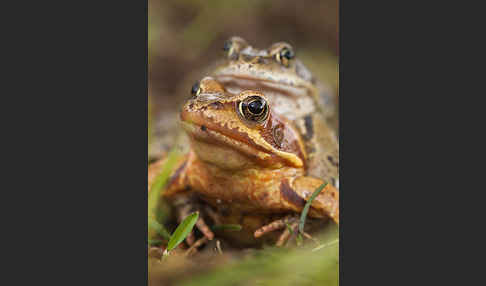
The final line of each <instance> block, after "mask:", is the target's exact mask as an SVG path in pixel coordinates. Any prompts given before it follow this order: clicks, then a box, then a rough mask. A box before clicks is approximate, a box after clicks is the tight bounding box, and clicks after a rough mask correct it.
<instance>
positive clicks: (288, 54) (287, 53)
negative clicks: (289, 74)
mask: <svg viewBox="0 0 486 286" xmlns="http://www.w3.org/2000/svg"><path fill="white" fill-rule="evenodd" d="M294 57H295V53H294V51H293V50H292V48H291V47H284V48H282V49H281V50H280V51H279V52H277V53H275V59H277V61H278V62H279V63H281V64H282V65H284V66H286V67H288V66H289V61H290V60H291V59H293V58H294Z"/></svg>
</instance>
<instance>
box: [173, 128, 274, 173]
mask: <svg viewBox="0 0 486 286" xmlns="http://www.w3.org/2000/svg"><path fill="white" fill-rule="evenodd" d="M181 124H182V128H183V129H184V130H185V131H186V133H187V134H189V135H190V136H191V138H192V139H194V140H196V141H200V142H204V143H206V144H211V145H214V147H215V149H216V147H219V148H221V147H223V148H229V149H233V150H235V151H238V152H239V153H241V154H243V155H246V156H247V157H250V158H253V159H259V160H261V161H262V162H267V163H268V162H269V159H271V158H272V157H274V156H273V154H271V153H270V152H268V151H267V150H262V149H263V148H261V147H260V148H258V147H259V146H258V145H256V144H253V143H251V142H248V141H245V140H242V139H241V138H235V137H237V136H234V134H233V136H232V135H230V134H225V133H223V132H222V131H221V130H218V129H217V128H214V126H211V125H206V124H197V123H195V122H191V121H187V120H182V122H181Z"/></svg>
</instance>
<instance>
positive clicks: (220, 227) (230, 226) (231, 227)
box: [211, 224, 241, 231]
mask: <svg viewBox="0 0 486 286" xmlns="http://www.w3.org/2000/svg"><path fill="white" fill-rule="evenodd" d="M211 230H231V231H240V230H241V225H239V224H218V225H213V226H212V227H211Z"/></svg>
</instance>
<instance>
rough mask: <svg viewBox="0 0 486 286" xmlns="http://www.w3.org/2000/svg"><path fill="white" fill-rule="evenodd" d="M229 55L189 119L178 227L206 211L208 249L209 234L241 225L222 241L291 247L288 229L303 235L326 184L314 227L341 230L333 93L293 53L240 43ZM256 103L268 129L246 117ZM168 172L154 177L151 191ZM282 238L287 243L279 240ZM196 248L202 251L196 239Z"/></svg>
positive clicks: (199, 90) (204, 83)
mask: <svg viewBox="0 0 486 286" xmlns="http://www.w3.org/2000/svg"><path fill="white" fill-rule="evenodd" d="M225 51H226V55H227V56H226V59H224V60H223V61H222V62H220V63H219V64H218V66H217V67H216V68H215V69H214V70H213V72H212V73H211V77H207V78H205V79H203V80H201V82H200V83H199V84H196V85H195V87H194V88H193V89H194V90H193V96H194V98H193V99H191V100H189V101H188V102H187V103H186V104H185V105H184V107H183V109H182V112H181V116H180V117H181V124H182V127H183V128H184V130H185V131H186V133H187V135H188V137H189V141H190V151H189V152H188V155H186V156H185V157H184V158H182V159H181V161H180V162H179V164H178V167H177V168H176V171H175V172H174V174H173V175H172V177H171V179H170V182H169V187H168V189H167V190H166V191H165V196H166V198H167V199H168V200H170V201H172V204H173V205H175V206H176V209H177V211H178V216H179V218H180V219H182V218H183V217H184V216H186V215H187V214H188V213H189V212H190V211H194V210H201V219H200V220H199V221H198V223H197V228H198V229H199V230H200V231H201V232H202V233H203V234H204V235H205V237H206V238H208V239H212V238H213V237H214V234H213V233H212V231H211V230H209V227H208V224H209V225H211V224H240V225H242V226H243V229H242V231H239V232H219V233H217V235H222V236H226V237H230V241H231V242H234V243H235V244H240V245H243V246H244V245H254V244H258V243H261V242H263V241H272V242H275V241H277V245H282V244H283V243H284V242H285V240H287V239H288V238H289V235H290V232H289V230H288V229H287V228H286V226H287V225H288V224H290V225H291V227H292V228H293V230H295V229H296V226H297V222H296V217H297V216H298V214H299V213H300V212H301V210H302V208H303V206H304V204H305V201H306V200H307V199H308V198H309V196H310V195H311V194H312V192H313V191H314V190H315V189H316V188H317V187H318V186H320V185H321V184H322V183H323V181H326V182H329V184H330V185H328V186H327V187H326V189H324V190H323V191H322V193H321V194H320V195H319V196H318V197H317V199H316V200H315V201H314V202H313V204H312V207H311V209H310V212H309V216H310V217H311V218H315V219H314V220H312V219H311V220H309V221H308V223H307V224H306V225H308V226H312V224H319V222H325V221H326V219H327V218H328V217H331V218H332V220H334V221H335V222H336V223H339V203H338V202H339V193H338V190H337V188H339V175H338V170H339V151H338V150H339V149H338V142H337V139H336V136H335V134H334V132H333V131H332V129H331V128H329V127H328V124H327V123H326V118H329V117H330V116H332V115H333V114H334V104H333V98H332V95H331V93H330V92H329V90H327V89H325V88H324V86H323V85H320V84H319V83H318V82H317V81H316V80H315V79H314V78H313V76H312V75H311V73H310V72H309V71H308V70H307V68H306V67H305V66H304V65H303V64H302V63H301V62H300V61H299V60H298V59H297V58H295V54H294V51H293V49H292V47H291V46H290V45H289V44H287V43H283V42H280V43H276V44H273V45H271V46H270V47H269V48H268V49H263V50H259V49H255V48H253V47H251V46H249V45H248V44H247V43H246V41H245V40H243V39H241V38H239V37H233V38H231V39H230V40H228V41H227V42H226V43H225ZM254 96H258V97H261V98H264V100H265V101H266V102H267V105H268V116H267V117H266V118H265V120H263V121H262V122H252V120H248V119H246V118H245V116H243V115H242V114H241V110H240V109H239V108H238V105H239V102H242V101H245V100H248V98H251V97H254ZM182 145H185V144H182ZM162 163H163V160H161V161H158V162H156V163H154V164H152V165H151V166H150V167H149V185H150V182H151V179H152V178H153V174H155V173H158V172H159V170H160V166H161V165H162ZM206 221H208V223H207V224H206ZM277 229H284V231H283V233H282V235H280V236H278V235H277V234H276V233H272V231H273V230H277ZM187 242H188V243H189V244H192V243H193V242H194V236H193V235H192V234H191V235H190V236H189V237H188V239H187Z"/></svg>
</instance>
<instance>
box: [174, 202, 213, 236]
mask: <svg viewBox="0 0 486 286" xmlns="http://www.w3.org/2000/svg"><path fill="white" fill-rule="evenodd" d="M174 206H175V208H176V209H177V219H178V221H179V223H180V222H182V221H183V220H184V219H185V218H186V217H187V216H188V215H190V214H191V213H192V212H194V211H199V207H198V206H197V204H195V203H194V202H193V201H192V200H191V198H190V197H188V196H179V197H178V198H177V199H176V200H175V201H174ZM196 227H197V229H199V231H201V233H202V234H203V235H204V237H205V238H207V240H212V239H213V238H214V233H213V232H212V231H211V229H210V228H209V226H208V225H207V224H206V221H205V220H204V218H203V217H202V216H201V215H199V218H198V220H197V222H196ZM194 240H195V236H194V231H191V232H190V233H189V234H188V235H187V237H186V242H187V244H188V245H189V246H191V245H193V244H194Z"/></svg>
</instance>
